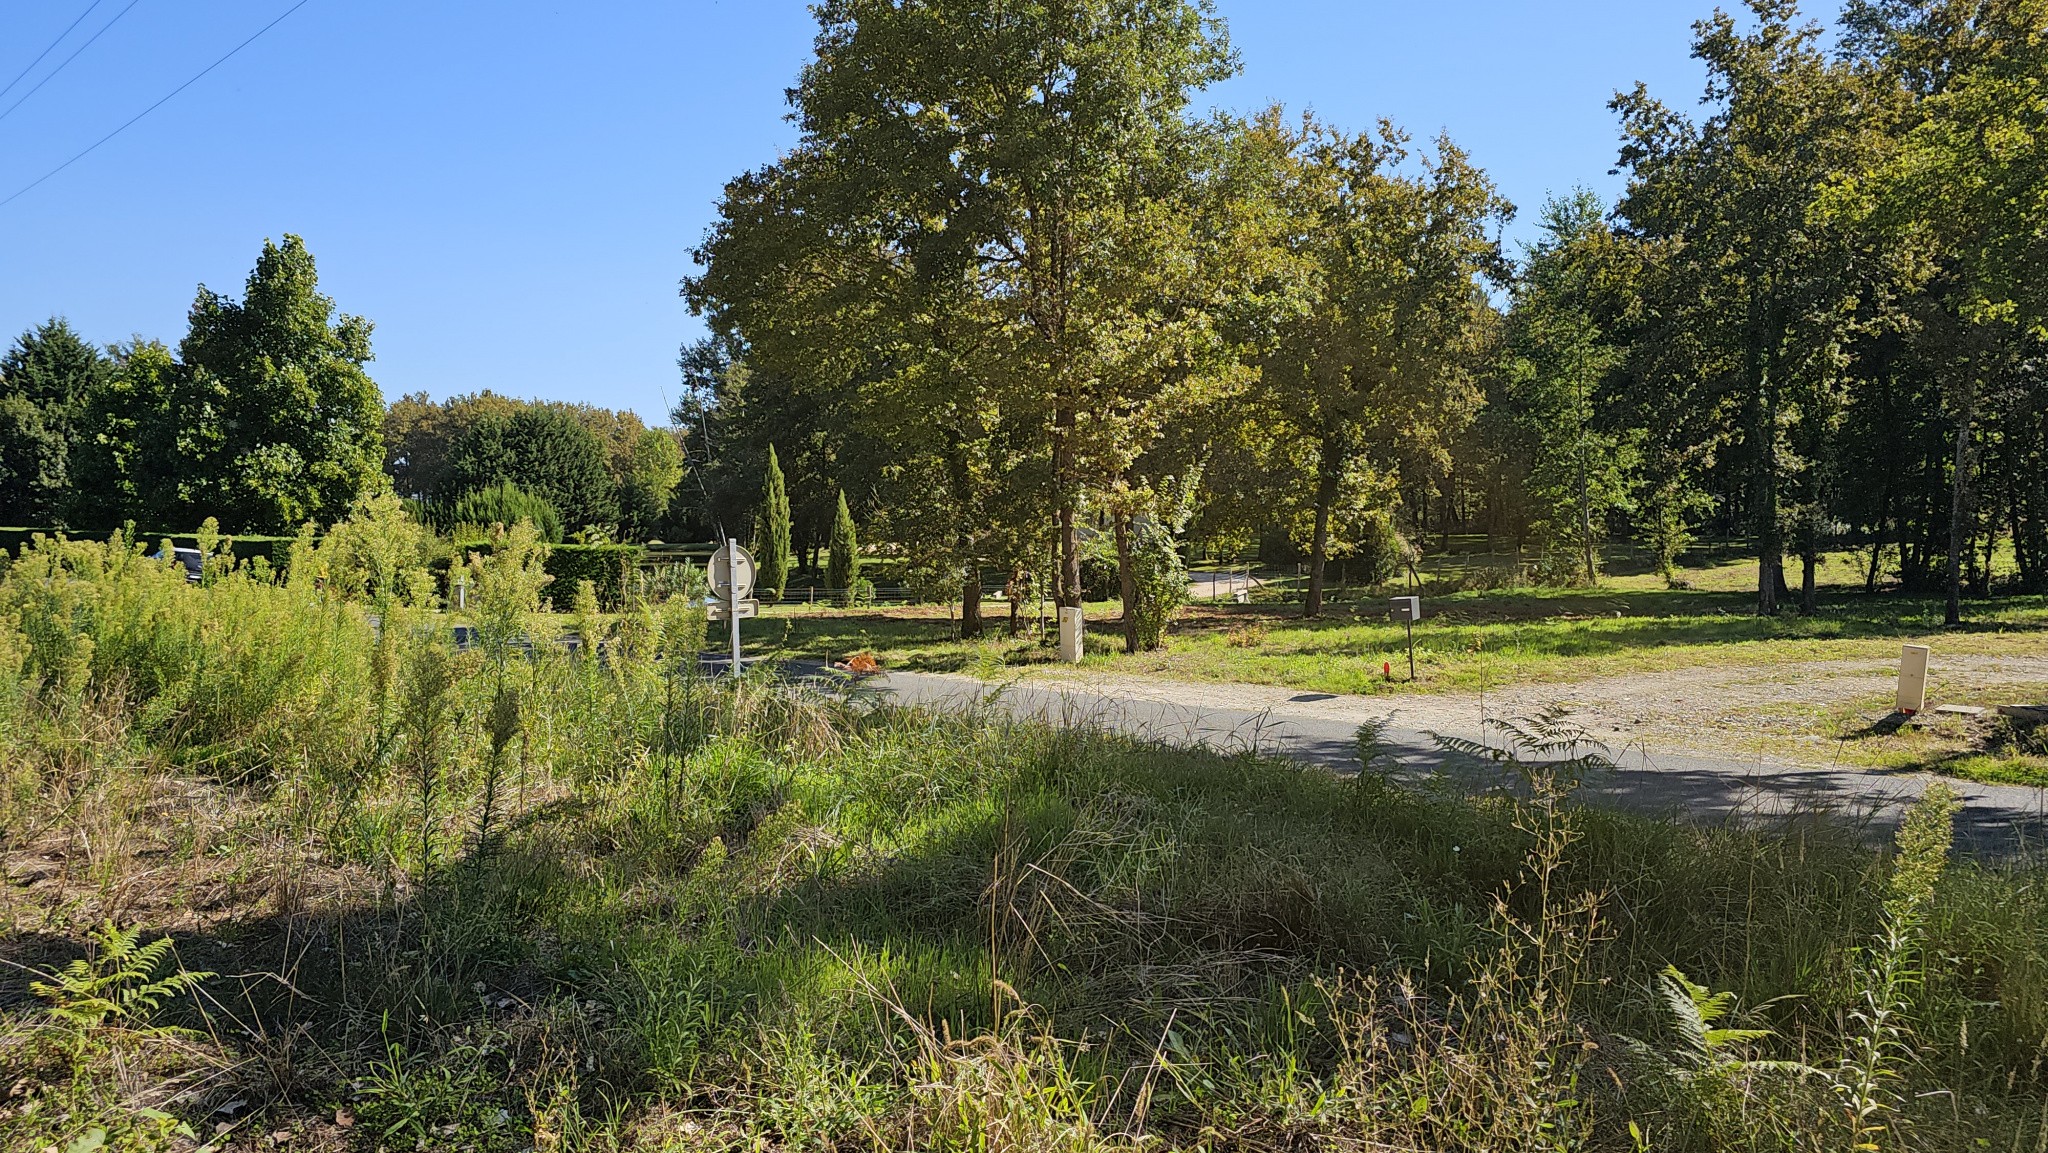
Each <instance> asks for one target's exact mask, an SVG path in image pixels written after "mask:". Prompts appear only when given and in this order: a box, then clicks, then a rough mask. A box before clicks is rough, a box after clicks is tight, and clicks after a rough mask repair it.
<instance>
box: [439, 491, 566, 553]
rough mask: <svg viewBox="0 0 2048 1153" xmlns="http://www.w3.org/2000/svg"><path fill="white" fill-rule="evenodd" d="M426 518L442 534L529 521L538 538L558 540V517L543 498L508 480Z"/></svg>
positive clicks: (455, 501) (549, 541) (557, 542)
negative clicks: (461, 529) (472, 527)
mask: <svg viewBox="0 0 2048 1153" xmlns="http://www.w3.org/2000/svg"><path fill="white" fill-rule="evenodd" d="M429 516H430V518H431V521H432V523H433V525H434V527H435V528H437V529H439V530H441V531H442V532H454V531H456V530H457V529H458V528H460V527H461V526H464V525H471V526H475V527H477V528H488V527H490V526H491V525H494V524H502V525H510V524H513V523H516V522H518V521H521V520H530V521H532V522H533V527H534V528H536V529H539V530H540V539H542V540H544V541H546V542H548V543H549V544H560V543H561V541H562V514H561V513H560V512H558V511H557V510H556V509H555V506H554V505H552V504H550V503H548V500H547V498H546V497H543V496H540V495H538V494H535V493H530V492H527V491H525V490H524V489H521V488H520V487H519V486H518V485H516V484H513V483H512V482H511V481H509V480H507V481H500V482H498V483H497V484H494V485H491V486H489V487H487V488H480V489H475V490H473V491H470V492H466V493H463V494H462V495H461V496H459V497H457V498H455V500H454V502H453V503H451V504H449V505H447V506H446V508H445V510H440V509H437V510H435V511H433V512H430V514H429Z"/></svg>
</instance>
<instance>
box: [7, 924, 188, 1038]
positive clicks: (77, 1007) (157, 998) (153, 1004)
mask: <svg viewBox="0 0 2048 1153" xmlns="http://www.w3.org/2000/svg"><path fill="white" fill-rule="evenodd" d="M90 945H91V948H92V954H91V955H90V956H86V957H80V958H79V959H77V960H75V961H73V962H71V963H70V964H68V965H66V966H64V968H62V969H59V970H57V971H55V972H49V973H44V974H43V975H42V978H41V979H38V980H33V981H30V982H29V985H28V987H29V991H30V992H31V993H34V994H35V995H36V996H38V997H41V998H42V999H43V1000H44V1001H45V1002H46V1003H47V1004H48V1006H49V1012H50V1016H51V1017H53V1018H55V1019H57V1020H58V1021H60V1022H62V1023H63V1024H64V1026H65V1027H66V1028H68V1029H70V1030H71V1031H73V1032H74V1033H76V1034H78V1035H79V1036H80V1037H81V1038H83V1036H84V1035H85V1034H88V1033H90V1032H91V1031H92V1030H95V1029H98V1028H100V1027H102V1026H104V1025H107V1024H109V1023H111V1024H114V1025H118V1026H121V1027H124V1028H133V1029H140V1028H146V1027H148V1025H149V1023H150V1019H151V1018H152V1017H154V1016H155V1015H156V1012H157V1010H159V1009H161V1008H162V1007H163V1004H164V1002H166V1001H168V1000H170V999H172V998H174V997H177V996H180V995H182V994H184V993H187V992H190V991H191V990H192V989H194V988H195V987H197V986H198V985H199V983H200V982H202V981H204V980H206V979H207V978H208V977H211V976H213V975H214V974H212V973H194V972H189V971H187V970H185V969H179V970H178V971H177V972H175V973H171V974H168V975H166V976H162V977H159V976H157V972H158V970H160V969H162V968H163V966H164V962H165V961H166V960H167V959H169V957H170V954H171V939H170V938H169V937H158V938H157V939H156V940H154V941H151V942H149V943H148V944H146V945H145V944H143V943H142V931H141V930H140V929H135V928H130V929H123V928H121V927H120V926H118V925H116V924H114V923H113V922H112V921H106V922H102V923H101V925H100V927H99V928H98V929H96V930H94V931H93V932H92V934H91V935H90Z"/></svg>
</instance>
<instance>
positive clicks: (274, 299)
mask: <svg viewBox="0 0 2048 1153" xmlns="http://www.w3.org/2000/svg"><path fill="white" fill-rule="evenodd" d="M370 328H371V326H370V322H369V321H367V320H364V319H363V318H362V317H359V316H350V315H348V314H346V313H343V314H340V315H338V316H337V314H336V312H335V308H334V301H333V300H331V299H330V298H328V297H326V296H324V295H322V294H321V293H320V291H319V275H318V272H317V271H316V269H315V268H314V264H313V254H312V253H310V252H308V251H307V250H306V245H305V242H304V241H303V240H301V239H300V238H298V237H297V236H292V235H286V236H285V238H284V242H283V243H282V244H274V243H271V242H270V241H265V242H264V244H263V252H262V255H261V256H259V257H258V258H257V261H256V268H255V270H254V271H252V272H251V273H250V274H249V280H248V284H247V286H246V288H245V290H244V292H243V296H242V299H240V300H236V299H234V298H233V297H230V296H226V295H223V294H220V293H216V292H210V291H208V290H207V289H206V288H205V287H204V286H202V287H201V288H200V290H199V295H198V298H197V299H196V300H195V301H194V302H193V304H192V312H191V329H190V331H189V332H188V333H187V334H186V336H185V339H184V340H183V341H182V342H181V343H180V344H179V346H178V356H179V359H180V361H181V362H182V370H183V373H184V376H185V380H184V382H183V383H184V386H185V389H186V390H187V391H188V393H189V395H190V398H191V400H192V401H193V402H194V403H191V404H188V405H185V406H182V411H183V413H185V414H186V415H187V416H188V417H193V418H196V419H200V420H203V421H205V422H206V423H208V424H210V425H211V426H212V428H211V429H209V430H208V431H207V433H206V434H205V435H204V437H203V439H207V440H216V441H217V445H216V446H215V447H214V449H213V451H212V452H211V453H210V454H209V455H208V456H207V457H206V458H204V459H199V460H188V461H180V462H178V463H179V464H180V465H181V466H183V467H187V468H189V469H191V470H192V471H193V472H194V473H195V474H196V475H197V476H198V477H200V478H203V479H202V483H201V486H200V487H201V491H200V492H199V493H197V494H195V495H196V497H197V503H199V504H201V505H202V506H205V507H208V508H210V509H213V510H217V511H218V515H219V516H220V518H221V520H222V522H223V523H224V524H229V525H232V526H235V527H237V528H239V529H240V530H241V531H243V532H263V531H269V532H279V531H284V530H287V529H290V528H292V527H294V526H296V525H298V524H299V523H301V522H303V521H306V520H332V519H335V518H338V517H341V516H344V515H346V514H347V512H348V509H349V508H350V507H351V506H352V505H353V504H354V503H355V502H356V499H357V498H358V497H359V496H361V495H362V494H364V493H365V492H368V491H370V490H373V489H376V488H379V487H381V486H383V485H384V484H386V483H388V482H387V481H386V479H385V477H384V470H383V462H384V444H383V438H382V436H381V429H382V425H383V418H384V401H383V398H382V396H380V395H379V393H378V391H377V385H376V383H375V382H374V381H372V380H371V379H370V376H369V374H368V373H367V372H366V371H365V370H364V368H363V366H364V365H365V364H367V363H369V361H370V358H371V354H370ZM215 430H217V431H215ZM182 431H183V430H181V433H182Z"/></svg>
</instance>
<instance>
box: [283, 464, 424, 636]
mask: <svg viewBox="0 0 2048 1153" xmlns="http://www.w3.org/2000/svg"><path fill="white" fill-rule="evenodd" d="M310 531H311V530H310V526H308V530H307V532H308V537H307V539H310ZM431 540H432V534H431V533H430V532H429V531H428V530H427V528H426V527H425V526H424V525H422V524H420V523H419V522H418V521H416V520H414V519H413V518H412V515H411V514H410V513H409V512H407V511H406V508H405V506H404V504H403V503H402V502H401V501H400V500H399V499H398V498H397V497H396V496H394V495H392V494H391V493H390V492H388V491H382V492H378V493H376V494H374V495H368V496H363V497H360V498H358V499H357V500H356V503H355V505H354V506H353V507H352V508H350V510H349V515H348V516H347V517H345V518H343V519H342V520H341V521H339V522H337V523H336V524H335V526H334V527H333V528H332V529H330V530H328V533H327V536H326V538H325V539H324V540H322V541H321V543H320V547H319V551H318V554H317V561H315V562H314V563H316V564H317V565H318V566H319V567H320V568H321V569H323V570H324V572H325V575H326V577H327V586H328V588H330V589H332V590H333V591H334V592H335V593H336V594H337V595H339V596H343V597H347V598H350V599H357V600H364V601H367V602H368V603H369V604H371V605H374V606H376V607H377V608H378V610H379V611H388V610H389V609H390V608H391V607H392V606H393V605H397V604H407V605H427V604H430V603H431V602H432V599H433V581H432V579H431V578H430V577H429V576H428V574H427V559H428V551H429V544H430V542H431ZM308 559H311V558H308ZM294 562H295V563H296V562H297V558H296V557H295V558H294Z"/></svg>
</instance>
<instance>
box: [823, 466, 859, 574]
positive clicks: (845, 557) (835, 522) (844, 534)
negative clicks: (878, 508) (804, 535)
mask: <svg viewBox="0 0 2048 1153" xmlns="http://www.w3.org/2000/svg"><path fill="white" fill-rule="evenodd" d="M859 580H860V536H859V534H858V533H857V531H856V530H855V528H854V524H853V512H852V510H850V509H848V508H847V507H846V493H845V491H844V490H841V491H840V493H839V507H838V510H837V511H835V512H834V513H833V514H832V556H831V560H830V561H829V562H828V563H827V564H826V566H825V587H826V588H828V589H831V590H832V591H833V592H836V593H838V594H839V595H840V598H841V599H842V600H844V599H847V598H848V597H849V596H850V595H851V593H852V591H853V588H854V586H855V584H856V583H858V582H859Z"/></svg>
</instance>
